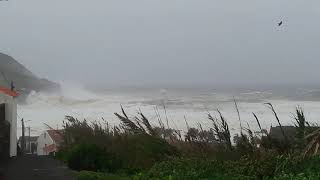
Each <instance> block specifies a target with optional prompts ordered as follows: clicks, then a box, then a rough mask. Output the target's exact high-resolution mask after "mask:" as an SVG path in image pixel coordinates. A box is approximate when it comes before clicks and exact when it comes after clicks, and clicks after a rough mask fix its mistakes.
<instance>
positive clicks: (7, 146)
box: [0, 87, 18, 158]
mask: <svg viewBox="0 0 320 180" xmlns="http://www.w3.org/2000/svg"><path fill="white" fill-rule="evenodd" d="M17 96H18V94H17V93H16V92H15V91H12V90H10V89H7V88H3V87H0V158H7V157H14V156H16V155H17V103H16V100H15V97H17Z"/></svg>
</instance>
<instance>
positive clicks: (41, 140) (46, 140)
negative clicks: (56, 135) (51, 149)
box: [37, 131, 54, 156]
mask: <svg viewBox="0 0 320 180" xmlns="http://www.w3.org/2000/svg"><path fill="white" fill-rule="evenodd" d="M53 143H54V142H53V140H52V139H51V137H50V135H49V134H48V132H47V131H44V132H43V133H41V135H40V136H39V137H38V146H37V154H38V156H43V155H48V154H46V152H45V151H44V150H43V148H44V147H45V145H46V144H47V146H48V145H50V144H53Z"/></svg>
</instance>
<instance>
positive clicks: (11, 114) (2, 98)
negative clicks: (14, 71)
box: [0, 93, 17, 157]
mask: <svg viewBox="0 0 320 180" xmlns="http://www.w3.org/2000/svg"><path fill="white" fill-rule="evenodd" d="M0 103H1V104H2V103H4V104H5V109H6V121H8V122H9V123H10V128H11V129H10V157H13V156H17V102H16V100H15V99H14V98H13V97H11V96H7V95H5V94H2V93H0Z"/></svg>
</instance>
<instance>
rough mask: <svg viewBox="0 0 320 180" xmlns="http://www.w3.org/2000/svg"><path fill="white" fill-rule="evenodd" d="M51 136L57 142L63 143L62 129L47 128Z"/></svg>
mask: <svg viewBox="0 0 320 180" xmlns="http://www.w3.org/2000/svg"><path fill="white" fill-rule="evenodd" d="M47 132H48V134H49V136H50V137H51V139H52V140H53V141H54V142H55V143H56V144H58V145H59V144H61V143H62V142H63V137H62V133H63V131H62V130H54V129H52V130H47Z"/></svg>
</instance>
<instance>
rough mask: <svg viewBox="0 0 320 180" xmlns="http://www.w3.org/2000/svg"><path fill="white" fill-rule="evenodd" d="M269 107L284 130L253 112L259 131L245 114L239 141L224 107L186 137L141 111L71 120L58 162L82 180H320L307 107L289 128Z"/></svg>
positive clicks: (316, 135) (319, 140)
mask: <svg viewBox="0 0 320 180" xmlns="http://www.w3.org/2000/svg"><path fill="white" fill-rule="evenodd" d="M234 102H235V107H236V110H237V112H239V111H238V106H237V103H236V101H234ZM266 106H267V107H269V108H270V111H271V112H272V113H273V114H274V117H275V119H276V121H277V123H278V126H277V127H274V128H271V130H270V131H267V130H265V129H263V128H262V127H261V123H260V120H259V118H258V117H257V116H256V114H254V113H253V117H254V118H255V119H256V123H257V125H258V127H259V129H258V130H252V129H251V128H250V126H249V125H247V126H246V127H244V125H243V124H244V123H243V121H242V119H241V118H240V114H239V113H238V115H239V116H238V117H239V118H238V120H237V121H239V125H240V132H238V134H236V135H235V136H233V137H232V135H231V133H230V128H229V125H228V121H227V120H226V118H225V117H224V116H223V114H222V113H221V112H220V111H219V110H217V114H218V116H217V117H215V116H213V115H212V114H210V113H208V120H209V121H210V122H211V124H212V126H211V127H204V126H203V125H202V124H198V125H197V127H190V126H189V124H188V122H187V121H186V127H187V128H186V129H187V130H186V132H181V131H179V130H177V129H174V128H171V127H170V126H169V123H168V122H167V119H165V120H163V119H161V118H160V116H157V117H158V118H157V121H158V122H157V123H156V124H157V125H153V124H155V123H151V122H150V120H149V119H148V118H147V117H146V116H145V115H144V114H143V113H142V112H139V113H138V114H137V115H136V116H129V115H128V114H127V113H126V112H125V110H124V109H123V108H122V107H121V113H115V116H116V117H117V118H119V120H120V121H121V124H120V125H117V126H111V125H110V124H109V123H108V121H106V120H104V119H103V121H94V122H88V121H87V120H78V119H76V118H74V117H71V116H66V120H65V122H64V132H63V137H64V143H63V145H62V146H61V147H60V152H59V153H58V154H57V158H59V159H61V160H62V161H64V162H66V164H67V165H68V166H69V167H70V168H71V169H74V170H76V171H77V176H78V179H79V180H106V179H136V180H139V179H141V180H144V179H168V180H171V179H222V180H223V179H237V180H238V179H270V180H271V179H288V180H289V179H290V180H296V179H297V180H298V179H319V178H320V156H319V155H318V152H319V147H320V129H319V127H318V126H317V125H316V124H311V123H309V122H308V121H307V120H306V118H305V115H304V111H303V110H302V109H301V108H300V107H297V108H296V110H295V113H294V116H293V122H294V123H293V124H292V126H283V125H282V123H281V120H280V119H279V117H278V115H277V112H276V110H275V108H274V107H273V105H272V104H270V103H268V104H266Z"/></svg>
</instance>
